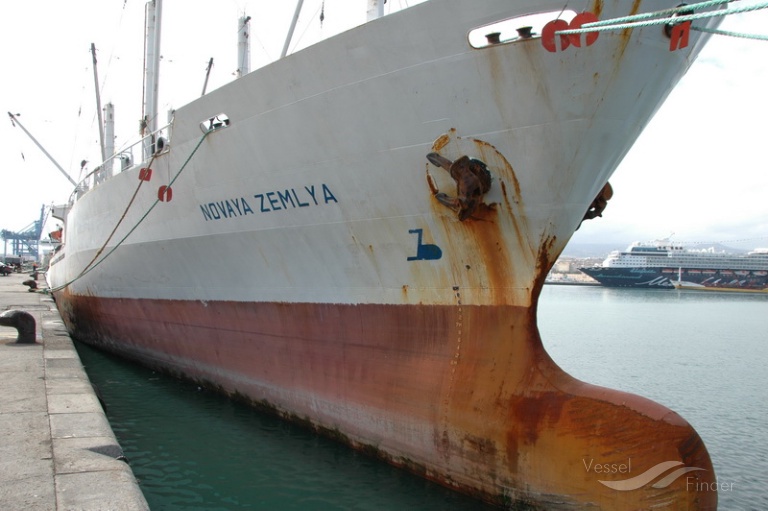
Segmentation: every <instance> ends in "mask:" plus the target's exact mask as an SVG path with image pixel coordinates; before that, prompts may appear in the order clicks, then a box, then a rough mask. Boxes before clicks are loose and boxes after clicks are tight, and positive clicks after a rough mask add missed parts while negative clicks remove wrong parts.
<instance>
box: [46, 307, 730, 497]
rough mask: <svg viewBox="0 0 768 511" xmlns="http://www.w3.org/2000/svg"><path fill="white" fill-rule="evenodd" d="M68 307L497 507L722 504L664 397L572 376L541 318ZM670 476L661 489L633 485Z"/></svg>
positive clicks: (102, 328) (144, 355)
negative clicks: (545, 343)
mask: <svg viewBox="0 0 768 511" xmlns="http://www.w3.org/2000/svg"><path fill="white" fill-rule="evenodd" d="M57 303H58V305H59V309H60V311H61V313H62V316H63V317H64V319H65V322H67V324H68V327H69V328H70V331H71V333H72V334H73V336H74V337H75V338H77V339H79V340H82V341H84V342H87V343H90V344H95V345H97V346H100V347H102V348H105V349H107V350H109V351H113V352H116V353H119V354H121V355H124V356H127V357H129V358H133V359H136V360H138V361H140V362H142V363H145V364H148V365H150V366H154V367H158V368H163V369H165V370H170V371H174V372H177V373H179V374H181V375H183V376H184V377H186V378H191V379H194V380H198V381H201V382H207V383H208V384H210V385H213V386H216V387H219V388H220V389H221V390H222V391H224V392H226V393H228V394H238V395H242V396H245V397H247V398H248V399H250V400H252V401H254V402H259V403H261V404H264V405H267V406H269V407H272V408H275V409H276V410H278V411H279V412H280V413H282V414H285V415H288V416H291V417H293V418H296V419H298V420H306V421H309V422H310V423H311V424H313V425H314V426H316V427H320V428H323V429H327V430H330V431H332V432H334V434H335V435H337V436H339V437H341V438H345V439H346V440H347V441H348V442H349V443H350V444H352V445H354V446H357V447H365V448H366V449H367V450H370V451H375V452H376V453H377V454H378V455H379V456H381V457H382V458H384V459H386V460H388V461H390V462H392V463H395V464H397V465H401V466H404V467H406V468H408V469H410V470H412V471H414V472H417V473H420V474H421V475H424V476H426V477H428V478H430V479H433V480H436V481H438V482H440V483H442V484H446V485H449V486H451V487H454V488H457V489H459V490H461V491H464V492H466V493H470V494H473V495H476V496H478V497H480V498H483V499H485V500H488V501H492V502H495V503H498V504H504V505H510V504H513V503H520V502H524V503H528V504H531V505H533V506H540V507H541V508H542V509H651V508H652V509H670V510H671V509H675V510H677V509H716V506H717V494H716V493H715V492H710V491H695V490H696V489H701V488H703V489H705V490H706V489H708V488H711V487H714V485H713V484H711V483H713V482H714V481H715V475H714V471H713V469H712V464H711V462H710V459H709V455H708V453H707V451H706V448H705V447H704V445H703V443H702V442H701V439H700V438H699V436H698V435H697V434H696V432H695V431H694V430H693V428H691V426H690V425H688V424H687V422H685V421H684V420H683V419H682V418H680V417H679V416H678V415H677V414H675V413H674V412H672V411H670V410H668V409H666V408H664V407H662V406H660V405H658V404H656V403H653V402H651V401H648V400H646V399H644V398H641V397H638V396H633V395H630V394H626V393H622V392H618V391H613V390H609V389H604V388H600V387H595V386H592V385H588V384H585V383H583V382H580V381H577V380H575V379H573V378H572V377H570V376H569V375H567V374H566V373H564V372H563V371H562V370H561V369H560V368H559V367H557V366H556V364H554V363H553V362H552V360H551V359H550V358H549V356H548V355H547V353H546V352H545V351H544V349H543V347H542V344H541V340H540V338H539V334H538V330H537V328H536V323H535V311H534V309H532V308H527V307H513V306H498V307H487V306H486V307H477V306H462V305H455V306H421V305H401V306H396V305H334V304H286V303H240V302H204V301H169V300H141V301H138V300H124V299H103V298H93V297H74V296H71V295H69V294H67V293H63V294H59V295H58V296H57ZM665 462H669V463H668V465H669V466H670V467H672V465H674V467H675V468H678V469H680V468H689V469H691V470H690V471H688V472H686V473H684V475H681V476H679V477H676V478H672V477H671V476H670V474H671V470H670V471H667V472H664V473H661V472H659V471H660V470H661V468H663V467H659V464H661V463H665ZM673 462H676V463H673ZM627 463H629V466H627ZM596 465H597V466H599V470H595V466H596ZM622 466H623V467H624V470H622V469H621V467H622ZM664 466H667V465H664ZM605 467H616V471H615V472H610V471H608V472H606V471H605V470H602V469H604V468H605ZM654 467H657V468H658V470H656V471H657V472H659V474H657V477H654V478H653V480H649V481H645V482H644V483H643V482H642V481H641V480H640V479H641V478H638V479H634V480H630V479H631V478H633V477H636V476H640V475H642V474H645V475H648V476H649V477H650V474H652V472H651V470H650V469H653V468H654ZM694 468H696V469H700V470H693V469H694ZM646 471H648V472H646ZM662 475H663V476H670V477H668V478H667V479H674V480H671V481H669V482H667V481H666V480H662V481H660V479H661V478H662ZM649 477H646V479H648V478H649ZM623 480H629V481H625V482H623V483H619V484H618V486H619V488H618V489H617V488H611V487H609V485H610V484H611V483H612V482H613V483H616V481H623ZM601 481H603V482H601ZM633 481H634V482H633ZM606 482H607V483H609V484H608V485H607V484H604V483H606ZM663 483H666V484H663ZM622 485H623V486H622ZM654 485H655V486H656V487H654ZM614 486H616V484H614ZM634 486H637V488H635V487H634Z"/></svg>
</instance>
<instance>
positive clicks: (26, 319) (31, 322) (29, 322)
mask: <svg viewBox="0 0 768 511" xmlns="http://www.w3.org/2000/svg"><path fill="white" fill-rule="evenodd" d="M0 325H2V326H12V327H13V328H15V329H16V330H17V331H18V332H19V335H18V336H17V337H16V342H17V343H19V344H34V343H35V318H33V317H32V314H30V313H29V312H24V311H19V310H9V311H5V312H3V313H2V314H0Z"/></svg>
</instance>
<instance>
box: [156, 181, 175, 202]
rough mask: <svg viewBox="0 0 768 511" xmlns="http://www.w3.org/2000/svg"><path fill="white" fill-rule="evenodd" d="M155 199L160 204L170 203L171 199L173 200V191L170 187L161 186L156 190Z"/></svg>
mask: <svg viewBox="0 0 768 511" xmlns="http://www.w3.org/2000/svg"><path fill="white" fill-rule="evenodd" d="M157 198H158V199H159V200H160V202H171V199H173V190H172V189H171V187H170V186H165V185H163V186H161V187H160V188H158V190H157Z"/></svg>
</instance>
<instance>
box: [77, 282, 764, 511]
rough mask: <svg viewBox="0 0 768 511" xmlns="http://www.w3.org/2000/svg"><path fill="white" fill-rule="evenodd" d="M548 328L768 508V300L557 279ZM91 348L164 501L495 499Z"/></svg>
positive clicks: (561, 354) (284, 506)
mask: <svg viewBox="0 0 768 511" xmlns="http://www.w3.org/2000/svg"><path fill="white" fill-rule="evenodd" d="M539 328H540V331H541V335H542V338H543V340H544V344H545V346H546V348H547V350H548V351H549V353H550V354H551V355H552V357H553V358H554V360H555V361H556V362H557V363H558V364H560V365H561V366H562V367H563V369H565V370H566V371H567V372H569V373H571V374H572V375H574V376H575V377H577V378H579V379H582V380H585V381H588V382H590V383H595V384H598V385H603V386H606V387H611V388H616V389H621V390H625V391H628V392H632V393H636V394H640V395H642V396H645V397H648V398H650V399H653V400H654V401H657V402H659V403H662V404H664V405H666V406H667V407H669V408H671V409H673V410H675V411H676V412H678V413H679V414H680V415H682V416H683V417H684V418H685V419H686V420H688V422H690V423H691V424H692V425H693V426H694V427H695V428H696V429H697V431H698V432H699V434H700V435H701V437H702V438H703V439H704V442H705V444H706V445H707V447H708V449H709V452H710V455H711V457H712V460H713V464H714V467H715V471H716V474H717V482H718V488H719V503H720V504H719V509H721V510H765V509H768V406H767V405H768V371H766V368H765V367H766V362H768V342H766V332H768V296H760V295H741V294H723V293H702V292H696V291H661V290H647V291H645V290H630V289H608V288H603V287H596V286H553V285H547V286H545V287H544V290H543V292H542V295H541V299H540V303H539ZM78 350H79V352H80V355H81V358H82V361H83V364H85V366H86V370H87V372H88V375H89V377H90V378H91V381H92V382H93V383H94V384H95V385H96V386H97V387H98V389H99V392H100V395H101V398H102V399H103V401H104V403H105V405H106V408H107V416H108V417H109V420H110V422H111V424H112V427H113V430H114V432H115V434H116V436H117V437H118V440H119V442H120V444H121V445H122V447H123V449H124V451H125V454H126V456H127V457H128V459H129V460H130V464H131V467H132V468H133V471H134V473H135V475H136V477H137V478H138V479H139V480H140V485H141V489H142V490H143V491H144V494H145V496H146V498H147V501H148V502H149V504H150V506H151V508H152V509H153V510H155V511H158V510H168V511H170V510H236V509H253V510H376V511H381V510H398V511H402V510H451V511H452V510H473V511H474V510H487V509H492V508H490V507H488V506H486V505H484V504H482V503H480V502H477V501H474V500H472V499H469V498H467V497H463V496H461V495H458V494H456V493H454V492H452V491H450V490H447V489H445V488H442V487H440V486H438V485H435V484H432V483H429V482H427V481H424V480H422V479H420V478H418V477H415V476H412V475H410V474H407V473H405V472H403V471H401V470H398V469H395V468H393V467H391V466H389V465H387V464H385V463H383V462H380V461H377V460H374V459H371V458H369V457H367V456H365V455H363V454H360V453H357V452H354V451H352V450H351V449H348V448H347V447H345V446H342V445H339V444H337V443H335V442H333V441H332V440H329V439H326V438H323V437H320V436H318V435H316V434H313V433H311V432H309V431H307V430H304V429H302V428H300V427H298V426H296V425H292V424H287V423H285V422H283V421H280V420H279V419H277V418H275V417H272V416H269V415H265V414H263V413H260V412H258V411H255V410H252V409H250V408H248V407H247V406H245V405H243V404H240V403H236V402H232V401H230V400H228V399H226V398H223V397H221V396H218V395H216V394H214V393H212V392H209V391H207V390H205V389H201V388H199V387H197V386H196V385H194V384H190V383H186V382H181V381H178V380H175V379H173V378H171V377H169V376H166V375H164V374H159V373H155V372H152V371H150V370H148V369H145V368H142V367H139V366H136V365H134V364H131V363H129V362H125V361H122V360H120V359H117V358H115V357H112V356H109V355H106V354H103V353H101V352H98V351H95V350H93V349H91V348H89V347H87V346H84V345H82V344H80V343H78ZM588 462H589V460H585V463H588Z"/></svg>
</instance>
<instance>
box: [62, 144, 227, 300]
mask: <svg viewBox="0 0 768 511" xmlns="http://www.w3.org/2000/svg"><path fill="white" fill-rule="evenodd" d="M212 131H213V129H210V130H208V131H206V132H205V133H203V136H202V137H200V140H199V141H198V142H197V145H196V146H195V148H194V149H193V150H192V152H191V153H190V155H189V156H188V157H187V159H186V160H185V161H184V163H183V164H182V166H181V168H179V171H178V172H176V175H175V176H173V179H171V181H170V182H169V183H168V185H167V187H168V188H170V187H171V185H173V183H174V182H176V179H178V177H179V176H180V175H181V173H182V171H183V170H184V169H185V168H186V166H187V164H189V162H190V161H191V160H192V157H193V156H194V155H195V153H196V152H197V150H198V149H199V148H200V146H201V145H202V144H203V140H205V137H207V136H208V135H209V134H210V133H211V132H212ZM154 159H155V157H154V155H153V156H152V159H151V160H150V165H151V164H152V162H153V161H154ZM140 188H141V182H140V183H139V186H138V187H137V188H136V191H135V192H134V193H133V197H131V200H130V202H129V203H128V207H127V208H126V210H125V211H124V212H123V215H122V216H121V217H120V220H119V221H118V223H117V225H116V226H115V228H114V229H113V230H112V233H111V234H110V235H109V238H107V241H106V242H105V243H104V245H102V247H101V248H100V249H99V250H98V252H97V254H96V256H95V257H94V258H93V259H92V260H91V262H90V263H88V265H86V267H85V268H84V269H83V271H81V272H80V274H79V275H77V277H75V278H73V279H72V280H70V281H69V282H66V283H64V284H62V285H60V286H57V287H55V288H51V289H50V292H52V293H53V292H56V291H61V290H62V289H64V288H66V287H68V286H69V285H70V284H72V283H74V282H76V281H78V280H80V279H81V278H82V277H84V276H85V275H87V274H88V273H90V272H91V271H93V270H94V269H95V268H97V267H98V266H99V265H100V264H101V263H103V262H104V261H105V260H106V259H107V258H108V257H109V256H110V255H112V254H113V253H114V252H115V250H117V248H118V247H119V246H120V245H122V244H123V242H124V241H125V240H127V239H128V237H129V236H130V235H131V234H133V231H135V230H136V229H137V228H138V227H139V225H141V223H142V222H144V220H145V219H146V218H147V217H148V216H149V214H150V213H151V212H152V210H153V209H155V206H157V204H158V202H160V198H159V197H158V198H156V199H155V202H153V203H152V205H151V206H150V207H149V209H147V211H146V212H145V213H144V214H143V215H142V216H141V218H139V220H138V222H136V224H135V225H134V226H133V227H132V228H131V229H130V230H129V231H128V232H127V233H126V235H125V236H123V238H122V239H121V240H120V241H118V242H117V244H116V245H115V246H114V247H112V249H111V250H110V251H109V252H107V253H106V254H104V257H102V258H101V259H99V260H98V261H96V258H98V256H99V254H100V253H101V252H102V251H103V250H104V248H105V247H106V245H107V243H109V240H110V239H111V238H112V236H113V235H114V234H115V231H116V230H117V227H118V226H119V225H120V223H122V221H123V219H124V218H125V215H126V214H127V213H128V209H129V208H130V207H131V204H133V200H134V199H135V198H136V194H137V193H138V192H139V189H140ZM94 261H96V262H95V263H94Z"/></svg>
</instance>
